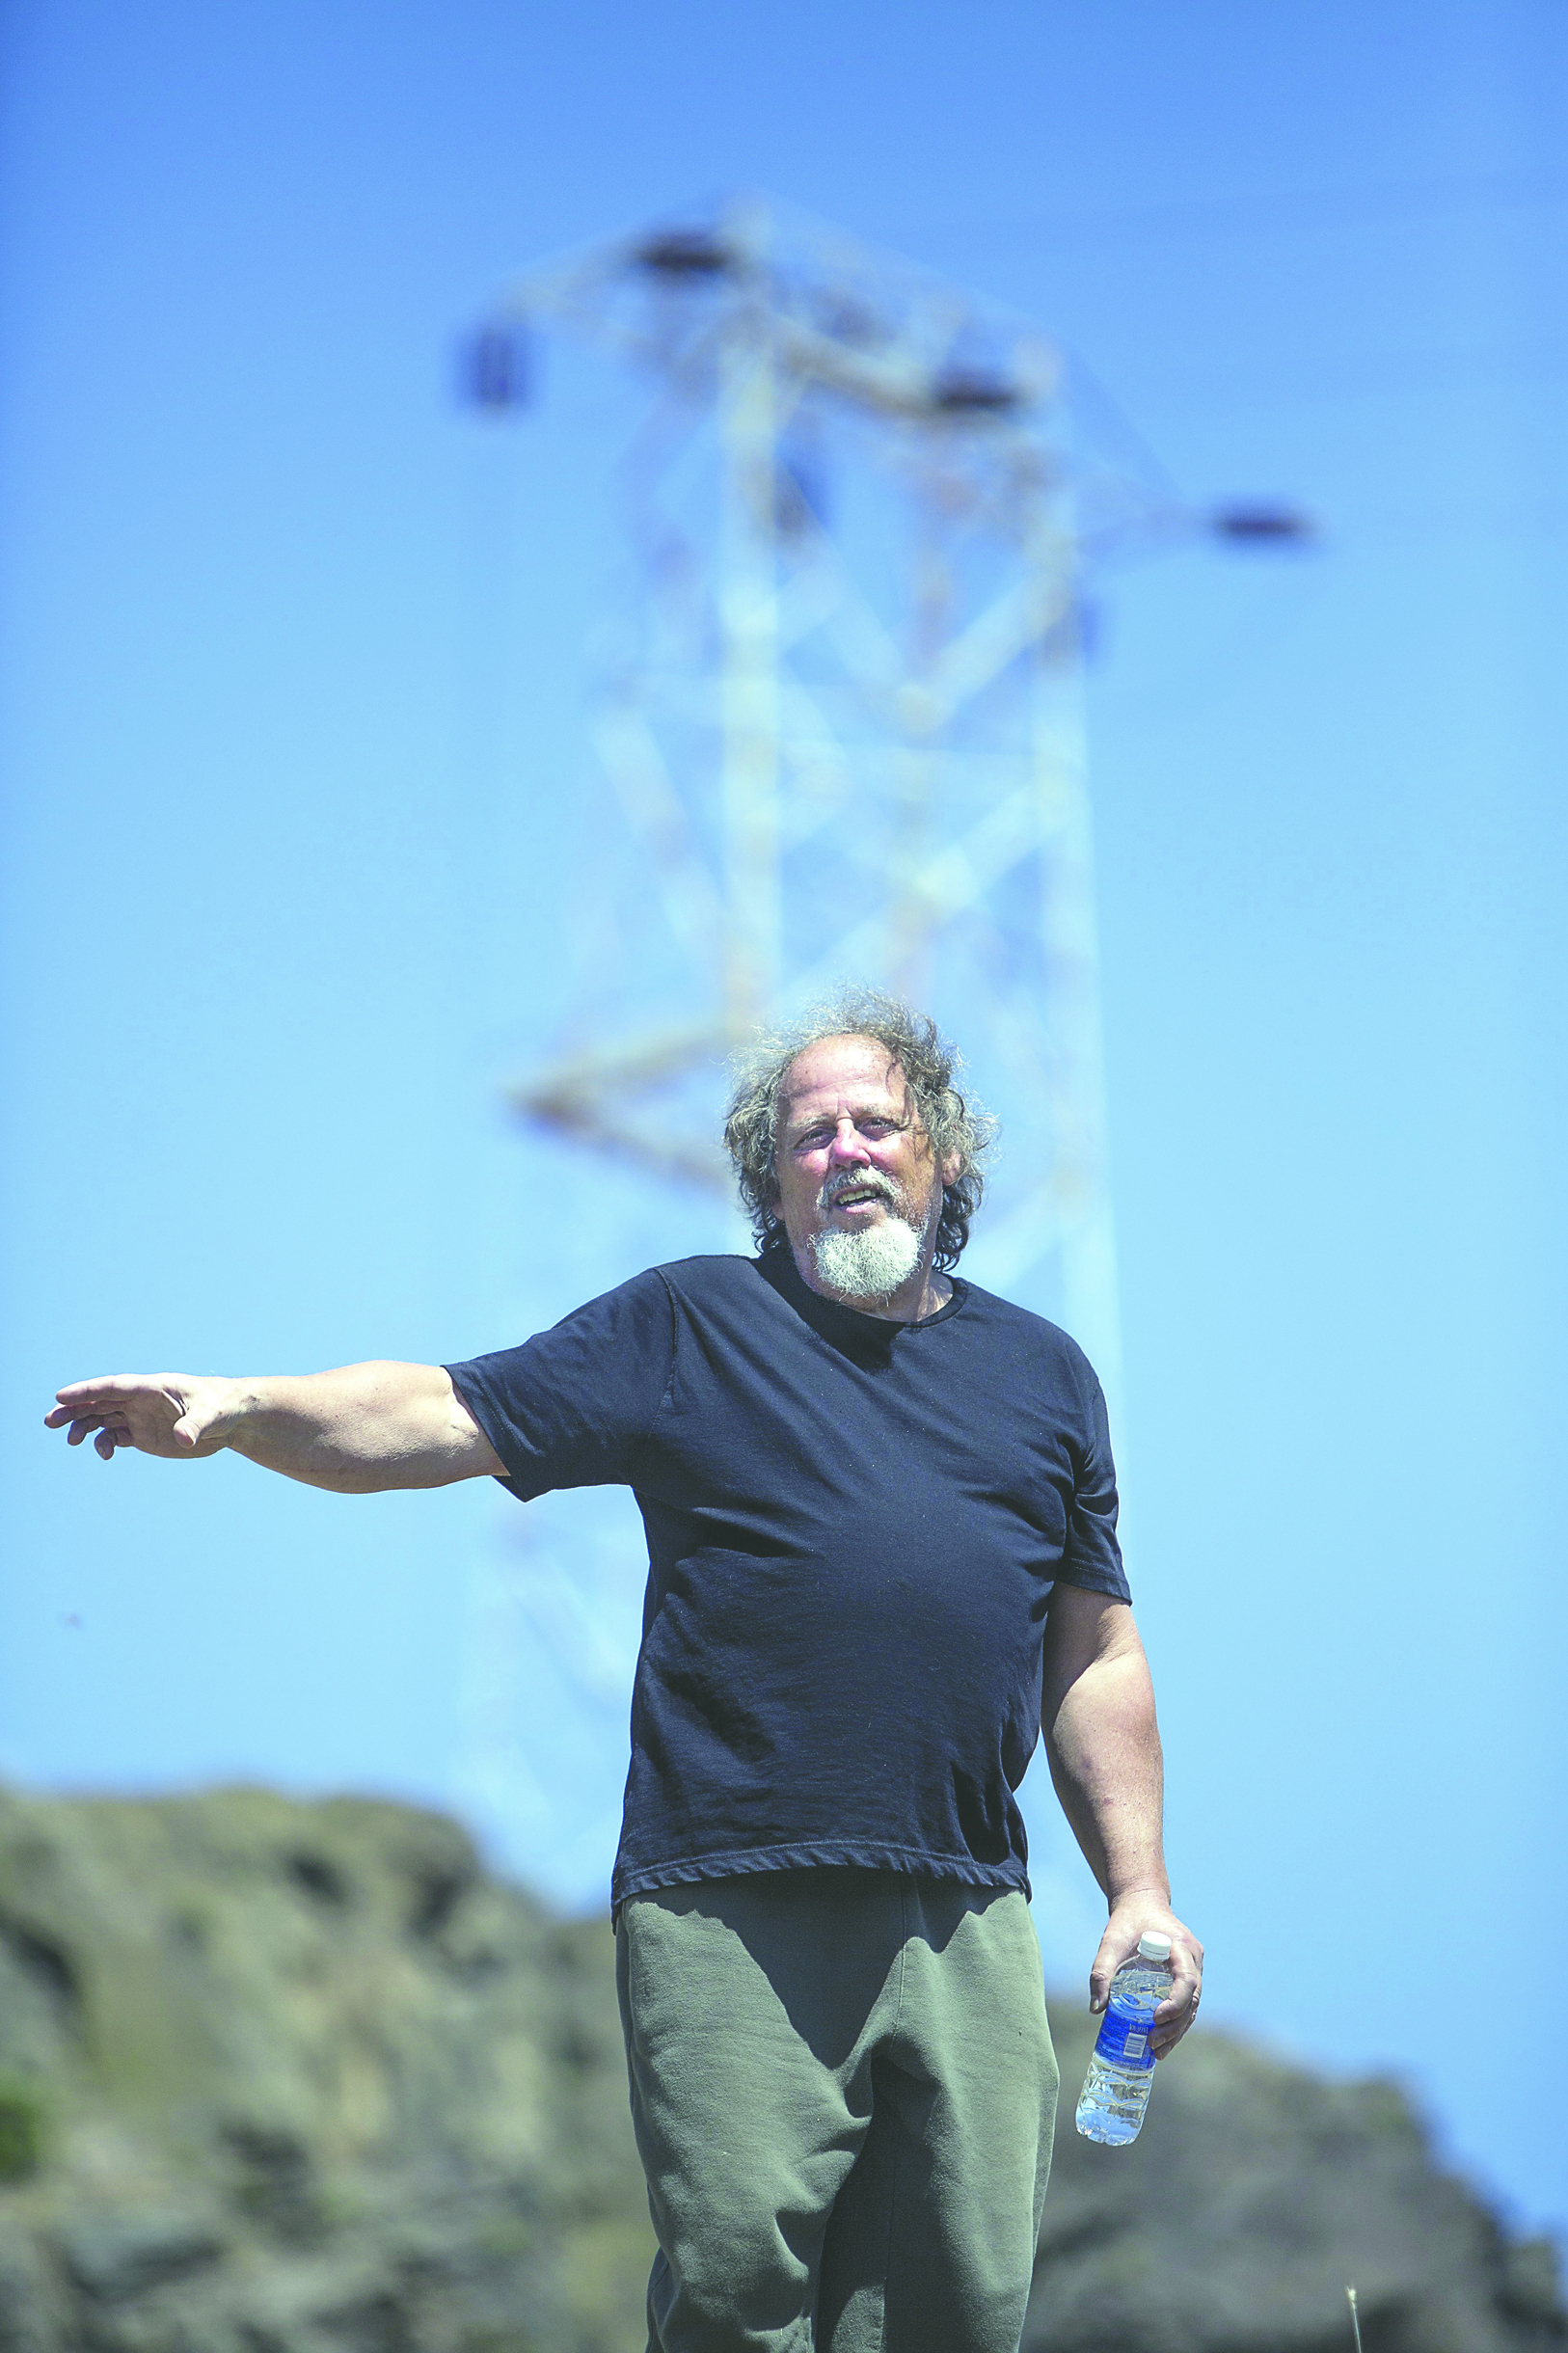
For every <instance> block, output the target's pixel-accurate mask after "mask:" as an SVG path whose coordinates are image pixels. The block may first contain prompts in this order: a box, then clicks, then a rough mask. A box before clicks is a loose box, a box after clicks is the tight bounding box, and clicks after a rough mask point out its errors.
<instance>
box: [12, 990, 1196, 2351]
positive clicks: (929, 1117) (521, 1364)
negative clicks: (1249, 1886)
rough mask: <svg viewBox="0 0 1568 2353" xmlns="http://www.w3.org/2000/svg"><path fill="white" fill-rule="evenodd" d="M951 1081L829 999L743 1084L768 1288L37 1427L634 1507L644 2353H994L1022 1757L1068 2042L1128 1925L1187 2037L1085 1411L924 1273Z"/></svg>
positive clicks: (1010, 2143) (897, 1034)
mask: <svg viewBox="0 0 1568 2353" xmlns="http://www.w3.org/2000/svg"><path fill="white" fill-rule="evenodd" d="M954 1075H955V1057H954V1056H953V1054H952V1052H951V1051H950V1049H948V1048H947V1047H946V1046H945V1045H944V1044H943V1042H942V1041H941V1040H940V1038H939V1037H938V1035H937V1033H936V1031H935V1029H934V1026H933V1024H932V1023H931V1022H929V1021H927V1020H924V1019H922V1018H919V1017H917V1016H916V1015H914V1014H910V1013H909V1012H908V1011H907V1010H906V1008H904V1007H902V1006H899V1005H896V1004H893V1003H892V1002H890V1001H889V1000H887V999H885V998H881V997H877V996H871V995H859V996H855V997H852V998H849V999H846V1000H843V1001H841V1002H840V1003H839V1004H838V1005H836V1006H834V1007H832V1008H829V1009H827V1010H826V1011H825V1013H823V1014H820V1015H817V1016H814V1017H812V1018H810V1019H809V1020H808V1021H806V1022H805V1023H804V1024H802V1025H800V1026H799V1027H798V1029H797V1030H796V1031H794V1032H792V1033H790V1034H789V1035H787V1036H783V1037H781V1038H778V1039H774V1040H771V1041H763V1042H762V1044H761V1045H760V1046H759V1048H758V1050H757V1052H756V1054H755V1055H754V1056H753V1057H752V1058H751V1060H750V1062H749V1064H748V1065H747V1066H746V1068H744V1069H743V1073H742V1075H741V1078H740V1082H739V1084H738V1086H737V1089H736V1093H735V1095H734V1099H733V1100H732V1103H731V1106H730V1115H729V1121H728V1124H727V1126H726V1130H725V1138H726V1142H727V1144H728V1145H729V1148H730V1151H731V1155H732V1158H733V1159H734V1162H735V1165H736V1170H737V1175H738V1178H739V1182H740V1186H741V1192H742V1196H743V1200H744V1201H745V1203H746V1204H747V1206H748V1207H749V1208H750V1210H751V1211H752V1213H753V1218H754V1222H755V1226H756V1232H757V1238H758V1242H759V1246H760V1247H759V1253H758V1256H757V1258H755V1259H749V1260H748V1259H744V1258H694V1259H688V1260H685V1261H683V1262H681V1263H680V1264H677V1265H672V1266H664V1267H659V1268H655V1269H653V1270H652V1271H650V1272H649V1273H647V1274H644V1275H640V1276H638V1277H636V1278H635V1280H634V1281H632V1282H630V1283H627V1284H624V1285H622V1286H621V1287H620V1289H618V1290H615V1291H611V1292H610V1293H608V1295H607V1296H606V1297H605V1298H603V1299H599V1300H595V1301H593V1302H592V1303H591V1304H590V1305H589V1306H587V1307H585V1308H582V1309H581V1310H580V1311H579V1312H577V1313H576V1314H575V1315H569V1316H568V1317H567V1318H566V1319H565V1321H564V1322H563V1323H561V1324H558V1325H557V1326H556V1327H555V1328H554V1331H551V1332H547V1333H543V1334H540V1335H538V1336H537V1337H536V1338H534V1339H531V1340H529V1341H528V1342H527V1344H526V1345H525V1346H523V1347H521V1348H514V1349H508V1350H504V1351H502V1352H501V1353H500V1354H499V1355H496V1356H489V1357H482V1358H479V1359H477V1360H475V1361H474V1362H473V1363H471V1364H460V1365H453V1366H450V1367H439V1366H412V1365H390V1364H377V1365H360V1366H347V1367H344V1368H342V1369H340V1370H338V1371H336V1372H326V1373H316V1374H312V1375H309V1376H306V1377H303V1378H282V1379H263V1380H255V1381H228V1380H218V1379H198V1380H189V1379H183V1378H178V1379H174V1378H164V1377H162V1376H158V1375H150V1376H134V1377H122V1378H117V1379H111V1380H99V1381H83V1382H77V1383H75V1384H74V1385H73V1386H72V1387H70V1388H68V1389H64V1390H62V1391H61V1392H60V1393H59V1403H58V1405H57V1407H56V1409H55V1411H54V1412H53V1413H51V1414H50V1416H49V1417H48V1419H49V1421H50V1423H51V1425H53V1426H56V1427H58V1426H60V1425H61V1424H62V1423H65V1422H68V1423H69V1424H70V1440H71V1443H72V1444H73V1445H75V1444H79V1443H80V1442H81V1441H82V1440H83V1439H84V1438H85V1437H86V1436H88V1435H89V1434H90V1433H94V1434H95V1446H96V1447H97V1450H98V1452H99V1453H100V1454H102V1455H103V1456H105V1458H108V1457H111V1456H112V1455H113V1453H114V1451H115V1449H116V1447H120V1446H134V1447H140V1448H141V1449H142V1450H143V1451H145V1452H148V1453H152V1454H162V1455H168V1456H183V1455H199V1454H210V1453H213V1452H215V1451H216V1450H217V1449H218V1448H219V1447H232V1448H233V1449H234V1450H235V1451H237V1452H239V1453H242V1454H246V1455H248V1456H249V1457H250V1458H251V1459H252V1460H253V1461H254V1462H257V1463H260V1464H262V1465H264V1466H265V1467H266V1468H268V1469H270V1470H274V1471H280V1472H283V1473H284V1474H287V1475H288V1476H290V1477H293V1478H299V1479H304V1480H307V1481H309V1482H311V1483H312V1484H314V1485H316V1486H322V1487H331V1488H337V1489H339V1490H345V1491H351V1492H367V1491H370V1490H373V1489H377V1488H385V1487H427V1486H440V1485H442V1484H444V1483H446V1482H447V1481H449V1480H453V1479H459V1478H470V1477H478V1476H481V1475H484V1474H490V1475H492V1476H494V1477H497V1478H500V1479H501V1480H502V1481H504V1482H505V1483H506V1484H507V1485H508V1486H509V1487H510V1488H511V1490H512V1492H513V1493H514V1494H516V1495H518V1496H520V1497H521V1498H523V1499H525V1500H527V1499H528V1498H531V1497H533V1496H536V1495H539V1494H542V1493H543V1492H544V1491H545V1490H546V1489H548V1488H552V1487H567V1486H593V1485H599V1484H605V1483H609V1482H621V1483H626V1484H629V1485H631V1486H632V1487H633V1488H634V1490H635V1494H636V1498H637V1501H638V1504H639V1506H640V1508H641V1511H642V1516H643V1521H644V1525H645V1527H646V1529H647V1535H648V1550H649V1579H648V1595H647V1604H646V1609H645V1613H644V1624H643V1641H642V1648H641V1652H640V1656H639V1659H638V1664H637V1674H636V1684H635V1695H634V1700H633V1712H632V1763H631V1771H630V1774H629V1777H628V1781H627V1788H626V1807H625V1820H624V1826H623V1832H622V1838H621V1844H620V1851H619V1853H618V1855H617V1857H616V1863H615V1871H614V1878H613V1881H612V1886H611V1900H612V1906H613V1909H614V1914H615V1922H616V1935H617V1976H618V1984H619V1988H620V1997H621V2005H622V2016H623V2022H624V2025H625V2030H626V2040H627V2055H628V2062H629V2068H630V2074H631V2085H632V2109H633V2118H634V2123H635V2128H636V2134H637V2142H638V2147H639V2149H640V2151H641V2154H642V2159H643V2164H644V2167H645V2169H646V2172H647V2176H648V2186H649V2203H650V2206H651V2208H652V2212H653V2216H654V2223H655V2227H656V2230H657V2231H658V2235H659V2241H660V2254H659V2257H658V2258H657V2260H656V2262H655V2266H654V2272H653V2276H652V2279H651V2280H650V2283H649V2291H648V2315H649V2342H650V2347H651V2348H653V2349H654V2353H741V2348H747V2349H748V2353H763V2349H764V2348H766V2349H767V2353H797V2349H798V2348H802V2347H810V2346H812V2345H817V2346H821V2347H823V2348H825V2349H827V2353H879V2349H881V2348H884V2347H885V2348H887V2353H925V2349H926V2348H930V2349H931V2353H1014V2348H1015V2347H1016V2345H1017V2341H1018V2337H1019V2333H1020V2330H1021V2326H1022V2321H1023V2312H1024V2302H1025V2298H1026V2296H1027V2293H1028V2288H1029V2280H1030V2273H1031V2268H1032V2263H1033V2258H1034V2249H1035V2244H1036V2240H1037V2237H1038V2234H1039V2228H1040V2216H1041V2199H1042V2198H1043V2195H1044V2189H1045V2177H1046V2173H1047V2170H1048V2167H1049V2161H1050V2150H1051V2137H1052V2130H1053V2124H1054V2116H1055V2102H1056V2091H1057V2072H1056V2063H1055V2060H1054V2057H1053V2055H1052V2051H1051V2043H1050V2036H1049V2032H1048V2029H1047V2027H1046V2022H1045V2011H1044V2002H1043V1997H1042V1991H1041V1962H1040V1951H1039V1946H1038V1944H1037V1942H1036V1940H1035V1935H1034V1929H1033V1924H1032V1922H1031V1920H1030V1917H1029V1913H1028V1909H1027V1895H1028V1880H1027V1877H1026V1871H1025V1842H1024V1835H1023V1825H1022V1822H1021V1819H1020V1817H1019V1814H1018V1809H1017V1806H1016V1804H1015V1802H1014V1795H1013V1793H1014V1789H1015V1788H1016V1786H1017V1783H1018V1782H1019V1780H1020V1779H1021V1778H1022V1775H1023V1772H1024V1768H1025V1766H1026V1765H1027V1763H1028V1761H1029V1756H1030V1753H1031V1750H1032V1748H1033V1746H1034V1743H1035V1739H1036V1736H1037V1730H1038V1728H1039V1727H1040V1726H1041V1724H1042V1725H1043V1729H1044V1734H1045V1740H1046V1746H1047V1753H1048V1755H1049V1759H1050V1767H1051V1772H1052V1776H1053V1779H1054V1781H1055V1784H1056V1787H1057V1790H1058V1793H1059V1795H1060V1797H1061V1799H1062V1803H1063V1805H1064V1807H1065V1808H1066V1811H1067V1813H1068V1819H1069V1821H1070V1822H1071V1824H1072V1826H1073V1829H1074V1831H1075V1832H1076V1834H1077V1837H1078V1840H1079V1843H1080V1844H1081V1846H1082V1847H1083V1850H1084V1853H1085V1854H1086V1855H1087V1857H1088V1859H1089V1861H1090V1864H1091V1865H1092V1867H1093V1869H1094V1871H1095V1876H1096V1878H1097V1879H1098V1880H1099V1882H1100V1884H1101V1886H1102V1887H1103V1888H1104V1890H1105V1893H1106V1896H1107V1899H1108V1904H1109V1914H1110V1916H1109V1919H1108V1922H1107V1925H1106V1929H1105V1934H1104V1936H1103V1938H1102V1939H1101V1942H1100V1946H1099V1950H1098V1953H1097V1954H1096V1956H1095V1962H1094V1967H1093V1971H1092V1975H1091V1996H1092V2003H1093V2006H1094V2007H1095V2009H1099V2008H1101V2007H1103V2005H1104V2001H1105V1998H1106V1993H1107V1990H1108V1988H1109V1984H1110V1980H1111V1978H1112V1976H1113V1975H1114V1973H1115V1971H1116V1969H1117V1967H1118V1966H1119V1965H1120V1964H1121V1962H1122V1961H1124V1960H1125V1959H1126V1958H1127V1957H1128V1956H1129V1955H1130V1954H1131V1953H1132V1952H1133V1950H1134V1949H1135V1947H1136V1945H1137V1942H1138V1939H1139V1936H1140V1935H1141V1934H1143V1933H1144V1932H1145V1931H1147V1930H1159V1931H1162V1932H1164V1933H1165V1934H1167V1935H1169V1936H1170V1937H1171V1939H1172V1945H1173V1961H1174V1964H1175V1979H1174V1983H1173V1987H1172V1991H1171V1995H1170V1997H1169V1999H1168V2000H1166V2001H1165V2002H1164V2003H1163V2004H1162V2005H1161V2006H1160V2008H1159V2010H1158V2011H1157V2012H1156V2015H1155V2027H1154V2034H1153V2037H1152V2042H1153V2045H1154V2047H1155V2048H1156V2049H1159V2050H1161V2051H1164V2050H1168V2049H1169V2048H1170V2047H1171V2046H1172V2044H1173V2043H1174V2042H1176V2040H1177V2039H1178V2038H1179V2036H1180V2035H1181V2034H1182V2033H1183V2032H1184V2030H1185V2028H1186V2027H1187V2025H1188V2024H1190V2022H1191V2019H1192V2017H1193V2015H1195V2013H1196V2010H1197V2006H1198V1994H1199V1985H1200V1977H1201V1970H1202V1958H1203V1957H1202V1951H1201V1948H1200V1947H1199V1945H1198V1944H1197V1941H1196V1939H1195V1938H1194V1937H1193V1936H1192V1935H1191V1934H1190V1933H1189V1932H1188V1931H1187V1930H1186V1929H1185V1928H1184V1927H1183V1926H1182V1924H1181V1922H1180V1921H1179V1920H1177V1919H1176V1916H1175V1914H1174V1913H1173V1912H1172V1910H1171V1908H1170V1901H1169V1888H1168V1885H1167V1882H1166V1878H1165V1870H1164V1864H1163V1860H1162V1854H1161V1833H1160V1807H1161V1763H1160V1749H1159V1739H1158V1734H1157V1732H1156V1729H1155V1721H1154V1709H1153V1697H1152V1691H1151V1689H1150V1685H1149V1671H1148V1668H1147V1665H1146V1663H1145V1661H1144V1655H1143V1650H1142V1646H1141V1644H1140V1642H1139V1639H1138V1636H1137V1633H1136V1631H1135V1629H1134V1627H1133V1622H1132V1616H1131V1612H1130V1609H1129V1608H1128V1604H1127V1587H1126V1582H1125V1579H1124V1577H1123V1575H1122V1564H1121V1556H1120V1554H1119V1551H1118V1548H1117V1541H1116V1487H1115V1479H1114V1472H1113V1468H1112V1462H1111V1454H1110V1447H1109V1442H1108V1438H1107V1434H1106V1426H1105V1411H1104V1402H1103V1399H1102V1397H1101V1395H1100V1392H1099V1387H1098V1384H1097V1382H1096V1381H1095V1376H1094V1374H1093V1372H1092V1371H1091V1369H1090V1367H1089V1366H1088V1364H1087V1363H1086V1362H1085V1360H1084V1358H1083V1356H1082V1354H1081V1353H1080V1352H1079V1350H1078V1349H1077V1348H1076V1347H1075V1346H1074V1345H1073V1343H1072V1341H1071V1340H1069V1339H1068V1338H1067V1336H1066V1335H1065V1334H1064V1333H1061V1332H1059V1331H1057V1330H1056V1328H1055V1327H1054V1326H1053V1325H1051V1324H1048V1323H1045V1322H1044V1321H1042V1320H1041V1318H1040V1317H1038V1316H1035V1315H1031V1314H1028V1313H1026V1312H1024V1311H1023V1310H1022V1309H1019V1308H1015V1307H1013V1306H1011V1305H1010V1304H1009V1303H1007V1302H1006V1301H1004V1300H1001V1299H997V1298H994V1297H992V1296H990V1295H989V1294H987V1293H986V1292H984V1291H982V1290H980V1289H979V1288H977V1287H976V1286H974V1285H967V1284H964V1283H962V1282H960V1281H959V1280H957V1279H955V1278H953V1277H952V1275H951V1269H952V1268H953V1266H954V1265H955V1264H956V1263H957V1260H958V1258H959V1255H960V1252H961V1250H962V1248H963V1246H964V1243H965V1241H966V1240H967V1238H968V1226H969V1219H970V1217H971V1216H972V1215H973V1212H974V1210H975V1208H976V1207H977V1206H978V1204H979V1202H980V1198H981V1192H982V1183H983V1180H982V1177H981V1172H980V1167H979V1161H980V1157H981V1154H982V1153H983V1151H984V1149H985V1145H986V1141H987V1133H986V1129H987V1123H986V1122H984V1121H982V1120H981V1119H980V1118H979V1117H978V1116H977V1115H976V1114H975V1112H974V1111H973V1110H972V1108H971V1107H970V1106H969V1105H968V1104H966V1103H965V1101H964V1098H963V1096H962V1095H961V1094H960V1092H959V1090H958V1088H957V1086H956V1085H955V1083H954Z"/></svg>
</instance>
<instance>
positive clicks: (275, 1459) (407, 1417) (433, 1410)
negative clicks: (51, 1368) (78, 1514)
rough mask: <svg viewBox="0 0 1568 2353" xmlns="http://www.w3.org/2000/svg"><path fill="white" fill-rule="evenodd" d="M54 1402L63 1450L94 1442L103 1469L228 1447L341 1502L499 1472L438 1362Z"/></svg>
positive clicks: (138, 1387)
mask: <svg viewBox="0 0 1568 2353" xmlns="http://www.w3.org/2000/svg"><path fill="white" fill-rule="evenodd" d="M57 1396H58V1402H57V1404H56V1405H55V1407H54V1410H53V1412H52V1413H49V1414H47V1415H45V1417H44V1419H45V1420H46V1422H47V1424H48V1426H49V1428H50V1429H52V1430H58V1429H63V1428H65V1426H66V1424H67V1423H69V1425H70V1426H69V1439H68V1443H69V1444H70V1445H71V1446H73V1447H79V1446H80V1445H81V1443H82V1441H83V1439H84V1438H86V1437H88V1436H89V1435H92V1436H93V1444H94V1445H95V1447H96V1448H97V1450H98V1452H99V1453H100V1454H101V1455H102V1457H103V1459H104V1461H105V1462H108V1461H109V1460H110V1459H111V1457H112V1456H113V1454H114V1451H115V1448H116V1447H136V1448H137V1450H138V1451H139V1452H141V1453H143V1454H160V1455H163V1456H165V1457H166V1458H167V1459H169V1460H170V1461H175V1462H178V1461H183V1460H185V1459H186V1458H188V1457H192V1456H196V1455H200V1454H216V1453H218V1452H219V1450H220V1449H221V1448H222V1447H231V1448H232V1450H233V1452H234V1453H236V1454H245V1455H248V1456H249V1457H250V1459H251V1461H252V1462H254V1463H259V1464H260V1465H261V1466H262V1468H263V1469H264V1470H267V1471H281V1472H282V1473H283V1474H284V1476H285V1477H287V1478H297V1479H303V1480H304V1482H305V1483H306V1485H307V1486H309V1487H327V1488H331V1489H333V1490H335V1491H336V1492H337V1493H338V1494H339V1495H373V1494H375V1493H376V1492H377V1491H378V1490H379V1489H381V1488H385V1487H445V1486H447V1485H449V1484H450V1482H451V1481H452V1480H454V1479H460V1478H482V1477H484V1476H485V1475H486V1474H498V1473H499V1474H500V1475H502V1476H504V1475H505V1468H506V1466H505V1465H504V1463H502V1462H501V1461H500V1457H499V1456H498V1455H497V1453H496V1451H495V1449H494V1447H492V1446H491V1444H490V1441H489V1440H488V1439H487V1438H486V1437H485V1435H484V1433H483V1431H482V1430H481V1429H480V1428H479V1425H478V1423H477V1422H476V1421H475V1420H474V1419H473V1415H472V1414H471V1413H470V1412H469V1409H468V1407H467V1406H466V1405H465V1404H464V1402H463V1400H462V1398H461V1397H460V1396H459V1395H458V1393H457V1392H456V1390H454V1389H453V1387H452V1383H451V1376H450V1374H449V1373H447V1372H446V1371H444V1370H443V1368H442V1367H441V1366H439V1365H394V1364H370V1365H343V1366H339V1367H338V1370H337V1371H336V1372H310V1373H303V1374H297V1375H293V1374H283V1375H279V1376H270V1375H269V1376H268V1377H266V1378H264V1379H261V1380H254V1381H229V1380H221V1379H218V1378H216V1377H212V1376H205V1375H199V1374H198V1375H193V1374H186V1373H157V1372H153V1373H116V1374H114V1375H112V1376H111V1377H110V1378H108V1379H104V1380H97V1381H73V1382H72V1383H71V1384H70V1386H69V1388H68V1389H62V1390H60V1391H59V1392H58V1393H57Z"/></svg>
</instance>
